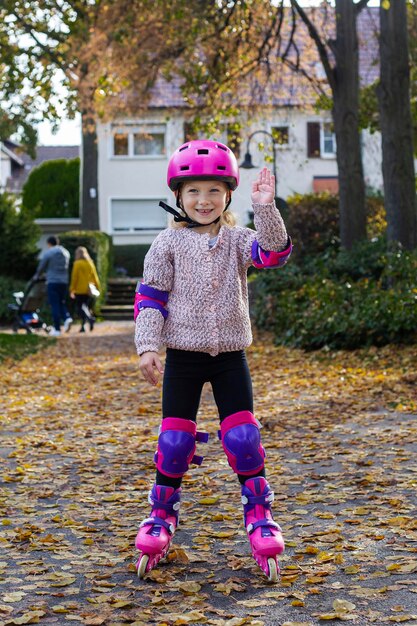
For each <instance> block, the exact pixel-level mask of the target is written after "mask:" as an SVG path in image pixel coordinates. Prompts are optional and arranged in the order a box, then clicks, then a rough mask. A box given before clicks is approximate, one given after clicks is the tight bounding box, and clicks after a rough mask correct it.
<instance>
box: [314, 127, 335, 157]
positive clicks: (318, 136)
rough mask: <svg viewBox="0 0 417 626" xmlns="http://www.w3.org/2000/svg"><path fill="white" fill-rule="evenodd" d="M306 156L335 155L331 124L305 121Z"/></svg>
mask: <svg viewBox="0 0 417 626" xmlns="http://www.w3.org/2000/svg"><path fill="white" fill-rule="evenodd" d="M307 156H308V157H310V158H320V157H321V158H324V159H326V158H327V159H329V158H334V157H335V156H336V138H335V135H334V132H333V128H332V124H330V123H327V122H323V123H320V122H307Z"/></svg>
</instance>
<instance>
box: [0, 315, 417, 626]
mask: <svg viewBox="0 0 417 626" xmlns="http://www.w3.org/2000/svg"><path fill="white" fill-rule="evenodd" d="M76 331H77V327H75V328H73V330H72V331H71V333H69V334H68V335H66V336H63V337H62V338H60V339H59V340H58V341H57V342H56V344H55V345H54V346H52V347H51V348H49V349H48V350H47V351H46V352H43V353H39V354H38V355H35V356H32V357H30V358H28V359H26V360H25V361H23V362H21V363H14V364H11V363H6V364H5V365H4V366H2V367H1V368H0V375H1V380H2V385H1V399H0V404H1V416H2V417H1V420H2V438H1V443H0V458H1V460H2V469H1V478H2V484H1V495H0V501H1V506H2V511H1V524H2V525H1V529H0V550H1V556H0V626H2V625H6V624H7V625H8V624H26V623H38V622H39V623H41V624H68V623H69V622H71V621H72V622H76V623H77V622H78V623H80V624H86V625H93V624H106V625H108V626H112V625H114V626H115V625H119V624H120V625H121V624H134V625H135V626H140V625H147V624H160V625H162V624H169V625H171V624H215V625H216V624H218V625H226V624H227V625H229V626H237V625H238V624H253V625H254V626H261V625H266V626H275V625H276V626H278V625H280V626H283V625H284V624H286V625H287V624H288V625H299V624H300V625H303V626H308V625H310V626H311V625H313V626H315V625H318V624H323V623H327V622H329V621H333V620H334V621H350V622H351V623H352V624H358V625H363V624H377V625H382V624H385V623H388V624H389V623H397V622H398V623H400V622H401V623H406V624H407V623H409V624H413V623H414V624H415V623H417V577H416V572H417V517H416V504H417V499H416V485H417V463H416V452H417V429H416V416H415V415H414V414H412V413H411V412H410V411H409V410H408V411H407V410H404V411H401V410H398V408H397V410H393V407H394V399H395V398H397V400H396V402H397V405H396V406H397V407H398V406H399V407H400V408H401V404H399V403H400V402H401V401H402V402H403V404H406V402H407V398H406V395H407V393H409V394H414V395H415V384H413V379H412V377H413V372H414V373H415V371H416V370H415V356H413V354H414V353H412V352H407V355H406V356H407V358H405V357H404V360H403V367H402V369H401V371H400V370H398V371H397V370H395V371H394V369H393V368H391V369H390V367H389V366H388V365H386V364H385V361H384V364H383V365H381V362H380V361H381V359H380V358H379V355H378V354H376V353H373V356H372V354H370V356H369V360H368V362H366V363H363V364H361V361H360V359H359V360H358V357H357V356H355V355H352V357H350V356H349V355H341V354H339V355H333V356H334V357H335V358H334V362H333V361H332V355H327V356H326V355H325V354H324V353H321V354H317V355H314V354H309V355H303V353H301V352H300V351H290V350H282V349H276V348H273V347H272V346H271V345H270V344H269V343H267V342H261V341H258V342H256V343H255V345H254V346H253V347H252V348H251V349H250V351H249V360H250V365H251V370H252V374H253V380H254V389H255V397H256V405H257V415H258V417H259V418H260V419H261V420H262V423H263V426H264V428H263V441H264V445H265V447H266V450H267V455H268V457H267V467H268V476H269V479H270V482H271V484H272V486H273V488H274V490H275V492H276V498H277V499H276V502H275V507H274V510H275V517H276V519H277V520H279V521H280V523H281V524H282V526H283V528H284V530H285V537H286V541H287V551H286V553H285V555H284V556H283V558H282V561H281V566H282V578H281V580H280V582H279V584H277V585H270V584H268V583H267V581H265V578H264V577H263V575H262V573H261V572H260V571H259V570H258V568H257V567H256V565H255V564H254V562H253V561H252V559H251V557H250V556H249V550H248V544H247V540H246V537H245V534H244V532H243V530H242V514H241V506H240V502H239V500H240V497H239V493H238V492H239V489H238V486H237V482H236V480H235V477H234V476H233V475H232V474H231V472H230V470H229V468H228V465H227V463H226V460H225V458H224V455H223V452H222V449H221V446H220V444H219V442H218V440H217V439H216V429H217V423H216V421H217V420H216V413H215V409H214V407H213V401H212V396H211V391H210V389H209V388H207V389H206V388H205V389H204V392H203V401H202V406H201V409H200V415H199V423H200V428H202V429H205V430H208V431H210V433H211V435H212V437H211V441H210V443H209V444H208V446H207V447H206V448H205V449H204V453H205V456H206V458H205V462H204V465H203V466H202V467H201V468H200V469H193V470H192V471H191V472H190V473H189V474H188V476H187V478H186V479H185V481H184V497H183V503H182V516H181V525H180V528H179V530H178V532H177V534H176V537H175V543H174V548H173V549H172V551H171V553H170V560H169V561H168V562H166V563H164V564H161V566H160V567H159V568H158V569H157V570H155V571H154V572H153V573H152V574H151V575H150V576H149V577H148V578H147V579H146V580H144V581H139V580H138V579H137V578H136V576H135V568H134V559H135V551H134V549H133V548H132V543H133V540H134V537H135V533H136V528H137V524H138V521H139V520H141V519H142V518H143V517H145V516H146V515H147V514H148V505H147V503H146V492H147V490H148V489H149V485H150V482H151V480H152V478H153V465H152V454H153V450H154V448H155V442H156V438H157V429H158V425H159V405H160V388H158V389H154V388H149V387H147V386H146V385H145V384H144V383H143V382H142V381H141V380H140V377H139V374H138V368H137V357H136V355H135V353H134V347H133V343H132V333H133V324H131V323H124V322H120V323H112V324H110V323H102V324H98V325H97V327H96V329H95V330H94V332H93V333H86V334H85V335H79V334H78V333H77V332H76ZM375 354H376V356H375ZM385 354H388V352H387V351H386V352H384V355H385ZM381 358H382V357H381ZM384 358H385V356H384ZM378 359H379V360H378ZM407 359H408V360H407ZM413 359H414V360H413ZM384 372H385V374H384ZM414 375H415V374H414ZM401 398H402V400H401ZM199 451H200V452H201V451H202V450H201V448H200V450H199Z"/></svg>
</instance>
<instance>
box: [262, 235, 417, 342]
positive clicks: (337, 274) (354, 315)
mask: <svg viewBox="0 0 417 626" xmlns="http://www.w3.org/2000/svg"><path fill="white" fill-rule="evenodd" d="M323 256H324V255H322V256H321V257H318V258H317V259H316V263H313V264H312V265H313V267H314V270H312V267H309V268H308V271H304V270H305V268H300V267H298V266H297V265H296V264H294V267H292V268H291V261H290V265H288V266H287V267H286V268H285V269H284V270H282V271H280V272H279V275H278V276H277V274H276V273H274V272H270V273H269V274H268V273H267V272H265V273H263V274H260V275H259V276H258V278H257V279H256V283H257V284H256V301H255V307H254V317H255V323H256V325H257V326H258V327H259V328H264V329H271V330H273V332H274V335H275V340H276V342H277V343H279V344H284V345H291V346H295V347H301V348H305V349H317V348H321V347H323V346H328V347H329V348H336V349H340V348H349V349H351V348H358V347H361V346H366V345H378V346H379V345H384V344H387V343H403V342H414V341H415V340H416V339H417V334H416V331H417V289H416V276H417V251H416V252H413V253H411V252H407V251H404V250H402V249H401V248H400V247H396V248H392V249H390V250H387V249H386V246H385V242H384V240H383V239H382V238H381V239H379V240H376V241H373V242H367V243H362V244H360V245H359V246H356V247H355V249H354V250H353V251H352V253H351V254H350V255H349V254H348V253H345V252H344V253H342V254H340V255H338V256H336V257H335V258H334V259H331V258H330V257H329V256H327V257H326V262H325V263H324V262H323ZM274 274H275V276H274Z"/></svg>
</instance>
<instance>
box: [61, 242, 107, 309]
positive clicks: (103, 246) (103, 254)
mask: <svg viewBox="0 0 417 626" xmlns="http://www.w3.org/2000/svg"><path fill="white" fill-rule="evenodd" d="M59 239H60V242H61V244H62V245H63V246H64V247H65V248H66V249H67V250H68V252H69V253H70V255H71V266H70V273H71V269H72V263H73V262H74V257H75V250H76V248H78V246H84V247H85V248H87V250H88V253H89V255H90V256H91V258H92V259H93V261H94V264H95V266H96V268H97V274H98V276H99V279H100V282H101V293H100V296H99V297H98V298H97V301H96V307H97V309H99V308H100V306H101V304H102V303H103V302H104V300H105V296H106V290H107V280H108V277H109V273H110V269H111V267H112V265H113V252H112V239H111V237H110V236H109V235H107V234H106V233H102V232H100V231H94V230H85V231H82V230H80V231H77V230H75V231H69V232H67V233H62V234H61V235H60V236H59Z"/></svg>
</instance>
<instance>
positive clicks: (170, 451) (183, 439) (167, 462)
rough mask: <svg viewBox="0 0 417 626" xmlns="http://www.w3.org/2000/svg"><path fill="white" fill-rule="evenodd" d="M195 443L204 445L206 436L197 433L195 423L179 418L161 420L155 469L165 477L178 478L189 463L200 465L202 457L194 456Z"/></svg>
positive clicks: (206, 439) (205, 434)
mask: <svg viewBox="0 0 417 626" xmlns="http://www.w3.org/2000/svg"><path fill="white" fill-rule="evenodd" d="M196 441H201V442H204V443H206V442H207V441H208V434H207V433H201V432H198V431H197V425H196V423H195V422H192V421H191V420H186V419H183V418H181V417H166V418H165V419H163V420H162V425H161V430H160V433H159V438H158V449H157V451H156V453H155V459H154V460H155V464H156V467H157V469H158V470H159V471H160V472H161V473H162V474H165V476H170V477H171V478H180V477H181V476H183V475H184V474H185V472H186V471H187V470H188V467H189V465H190V463H195V464H196V465H201V463H202V462H203V457H202V456H198V455H196V454H195V449H196V445H195V442H196Z"/></svg>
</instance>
